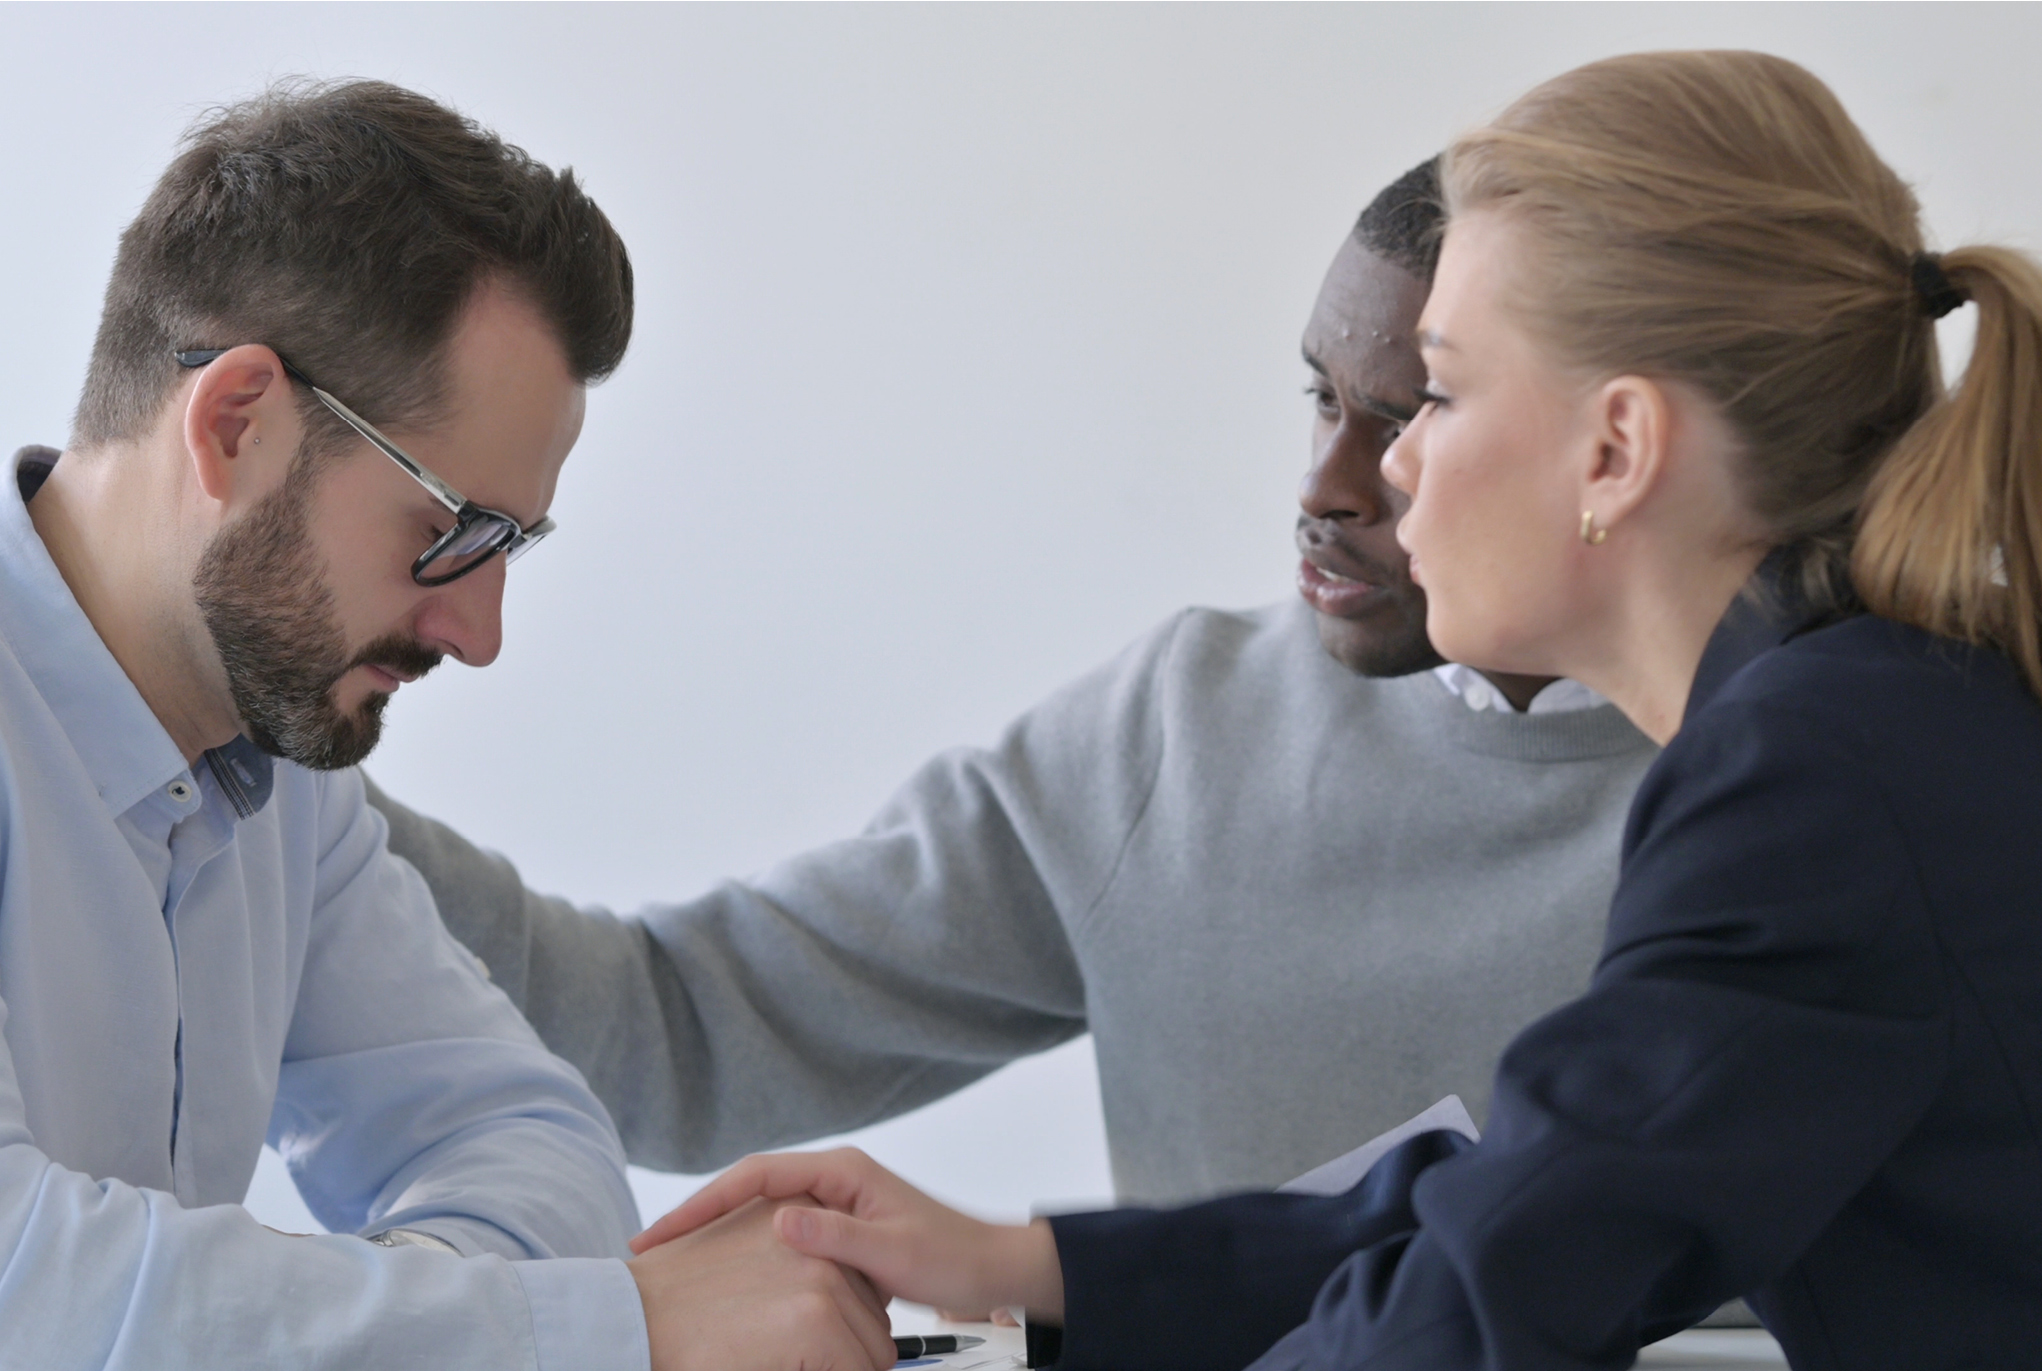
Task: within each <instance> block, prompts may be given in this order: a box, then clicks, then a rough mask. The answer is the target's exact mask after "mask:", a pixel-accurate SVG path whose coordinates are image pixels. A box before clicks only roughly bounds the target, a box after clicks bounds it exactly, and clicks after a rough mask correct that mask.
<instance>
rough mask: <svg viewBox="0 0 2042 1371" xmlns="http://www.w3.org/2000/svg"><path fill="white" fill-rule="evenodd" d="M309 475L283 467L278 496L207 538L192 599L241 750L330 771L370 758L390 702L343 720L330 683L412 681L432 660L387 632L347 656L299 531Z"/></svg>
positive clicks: (372, 699)
mask: <svg viewBox="0 0 2042 1371" xmlns="http://www.w3.org/2000/svg"><path fill="white" fill-rule="evenodd" d="M312 470H313V468H311V467H309V466H308V465H306V464H294V465H293V467H292V469H291V473H290V475H289V476H288V477H286V478H285V480H284V484H283V485H282V486H281V487H279V488H278V489H276V490H273V491H271V492H270V493H269V494H268V495H266V496H264V497H263V499H262V502H261V503H260V504H258V505H257V506H256V507H255V508H254V509H253V510H250V511H249V512H248V514H247V515H246V516H244V517H243V518H242V519H241V520H240V521H239V522H237V523H235V524H233V525H231V526H229V527H227V528H224V529H222V530H220V532H219V533H217V534H215V535H214V537H213V540H212V542H211V543H209V544H207V545H206V550H205V552H204V553H203V554H202V555H201V556H200V558H199V564H198V571H197V573H196V575H195V576H194V578H193V590H194V592H195V594H196V597H197V600H198V606H199V612H200V613H201V614H203V615H204V616H205V622H206V628H207V630H208V631H209V632H210V633H211V634H212V638H213V646H214V648H215V650H217V651H218V652H219V654H220V663H221V665H222V666H223V667H225V668H226V672H227V686H228V689H229V690H231V691H232V692H233V697H234V708H235V711H236V712H237V713H239V714H240V716H241V721H242V724H243V726H244V727H245V728H246V729H247V733H248V740H249V741H250V742H252V743H254V744H255V745H256V746H257V747H259V748H261V749H262V750H263V751H264V752H267V753H269V754H270V755H271V756H273V757H283V758H285V759H287V760H289V761H293V762H296V763H298V765H300V766H305V767H310V768H312V769H313V770H315V771H334V770H338V769H340V768H341V767H349V766H353V765H354V764H355V763H357V762H359V761H361V760H362V758H364V757H366V756H368V755H369V753H370V752H372V751H374V750H375V747H376V743H377V742H378V740H380V739H381V737H382V736H383V707H384V706H385V705H387V704H389V703H390V697H389V696H388V695H386V694H383V693H381V692H371V693H370V695H369V697H368V698H367V699H366V700H364V701H363V702H362V703H361V704H360V705H358V706H357V707H356V708H355V711H354V712H353V713H352V714H343V713H341V711H340V708H339V706H337V705H336V704H335V703H334V701H333V687H334V686H335V684H337V683H338V682H339V680H340V678H341V677H342V676H345V675H346V674H347V673H348V672H349V671H351V670H353V669H354V668H355V667H357V666H361V665H364V664H367V663H374V664H376V665H378V666H387V667H390V668H392V669H393V670H394V671H395V673H396V674H399V675H402V676H409V677H418V676H423V675H424V674H425V673H426V672H428V671H431V670H432V669H433V668H434V667H436V666H438V665H439V663H440V654H439V653H437V652H433V651H430V650H429V649H427V648H425V647H424V646H422V645H420V644H419V643H418V641H417V640H416V639H413V638H410V637H407V636H405V635H403V634H397V633H392V634H388V635H386V636H384V637H381V638H378V639H376V641H374V642H372V643H370V644H369V645H368V646H367V647H365V648H363V649H362V650H361V651H359V652H356V653H352V654H350V653H349V652H348V650H347V637H346V635H345V634H344V633H343V632H342V631H341V627H340V624H339V621H338V618H337V616H336V615H335V613H334V608H333V595H332V593H331V592H330V591H328V590H327V588H326V583H325V581H324V580H323V579H322V578H321V576H320V568H319V564H318V562H319V559H318V557H317V556H316V555H315V554H314V552H313V550H312V540H311V537H310V534H309V531H308V529H307V527H306V508H307V505H308V504H309V500H310V495H311V488H312V483H313V480H312Z"/></svg>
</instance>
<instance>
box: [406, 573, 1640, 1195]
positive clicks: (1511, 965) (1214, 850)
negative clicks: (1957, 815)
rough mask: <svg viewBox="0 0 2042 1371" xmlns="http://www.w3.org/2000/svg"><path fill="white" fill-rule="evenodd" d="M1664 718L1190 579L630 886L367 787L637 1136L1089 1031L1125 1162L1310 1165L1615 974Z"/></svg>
mask: <svg viewBox="0 0 2042 1371" xmlns="http://www.w3.org/2000/svg"><path fill="white" fill-rule="evenodd" d="M1653 755H1654V749H1653V748H1652V745H1651V744H1650V743H1649V742H1648V741H1647V740H1646V739H1645V738H1644V737H1643V736H1642V735H1641V734H1639V733H1638V732H1637V731H1636V730H1635V729H1633V728H1632V727H1631V725H1630V724H1629V723H1628V722H1626V721H1625V719H1624V718H1623V717H1622V716H1621V715H1620V714H1618V713H1617V711H1616V710H1615V709H1613V708H1610V707H1608V706H1603V707H1600V708H1596V709H1590V710H1584V711H1579V712H1574V713H1561V714H1535V715H1513V714H1508V713H1496V712H1489V711H1481V712H1478V711H1475V710H1471V709H1469V708H1468V707H1467V705H1465V704H1464V703H1462V702H1461V701H1460V700H1459V699H1458V698H1456V697H1455V696H1454V695H1453V694H1452V693H1451V692H1449V691H1448V690H1447V689H1446V688H1445V687H1444V686H1442V685H1441V684H1440V682H1439V681H1438V680H1437V679H1436V678H1435V677H1434V676H1433V675H1431V674H1430V673H1420V674H1418V675H1415V676H1408V677H1403V678H1399V679H1395V680H1368V679H1364V678H1360V677H1357V676H1354V675H1352V674H1350V673H1349V672H1347V671H1346V670H1344V669H1343V668H1341V667H1340V666H1339V665H1338V664H1336V663H1334V662H1333V661H1331V660H1330V659H1329V658H1328V657H1327V656H1326V654H1325V653H1324V652H1323V651H1322V650H1321V649H1320V647H1319V644H1318V640H1317V636H1316V633H1315V631H1314V628H1313V624H1312V618H1311V613H1310V611H1309V610H1308V609H1306V608H1305V607H1304V606H1303V605H1301V604H1287V605H1282V606H1277V607H1272V608H1267V609H1262V610H1258V611H1254V612H1251V613H1220V612H1216V611H1212V610H1187V611H1185V612H1183V613H1180V614H1178V615H1177V616H1176V617H1174V618H1172V619H1171V620H1170V621H1169V622H1167V623H1165V624H1164V625H1162V626H1161V627H1160V628H1158V629H1156V630H1155V631H1154V632H1152V633H1150V634H1149V635H1147V636H1146V637H1144V638H1143V639H1141V640H1140V641H1139V642H1137V643H1135V644H1134V645H1133V646H1132V647H1130V648H1128V649H1127V650H1126V651H1125V652H1123V653H1122V654H1121V655H1120V656H1119V657H1118V658H1117V659H1116V660H1114V661H1113V662H1111V663H1109V664H1107V665H1106V666H1105V667H1102V668H1101V669H1099V670H1097V671H1095V672H1093V673H1092V674H1091V675H1089V676H1086V677H1084V678H1083V679H1081V680H1079V681H1077V682H1076V683H1074V684H1072V685H1070V686H1068V687H1066V688H1065V689H1063V690H1061V691H1059V692H1058V693H1057V694H1055V695H1053V696H1051V697H1050V698H1049V699H1048V700H1046V701H1044V702H1043V703H1042V704H1041V705H1039V706H1038V707H1036V708H1035V709H1033V710H1031V711H1029V712H1028V713H1027V714H1025V715H1023V716H1022V717H1021V719H1019V720H1018V721H1017V722H1016V723H1015V724H1014V725H1013V726H1012V727H1011V728H1009V729H1008V730H1007V732H1006V734H1005V736H1004V737H1002V738H1001V740H1000V741H999V743H998V744H997V745H996V746H995V747H993V748H992V749H991V750H990V751H979V750H958V751H955V752H949V753H945V754H943V755H942V756H939V757H937V758H936V759H934V760H933V761H931V762H929V763H928V764H927V765H926V766H924V767H923V768H922V769H921V770H920V771H919V772H917V773H916V774H915V776H914V777H913V778H912V779H910V780H909V781H908V783H907V784H906V785H905V786H904V787H903V788H902V789H901V790H900V792H899V793H898V794H897V795H895V796H894V797H893V799H892V800H891V801H890V802H889V803H888V804H887V805H886V807H885V808H884V809H883V810H881V812H880V813H879V815H878V817H877V818H875V819H874V820H873V821H872V823H871V825H870V826H869V827H868V828H867V829H866V830H865V831H864V832H863V833H862V834H860V835H858V836H857V837H855V838H851V839H848V840H846V841H843V842H839V843H835V844H832V845H830V846H827V847H823V848H819V849H817V850H815V851H813V852H808V853H805V854H803V855H801V856H799V857H795V858H793V859H791V860H789V861H787V862H784V863H782V864H780V865H779V866H776V867H774V868H772V869H771V870H769V871H767V872H766V873H765V874H764V875H762V876H759V877H757V878H756V879H754V880H751V881H749V882H743V883H739V882H732V883H729V884H725V885H722V886H720V887H718V888H716V889H714V890H712V891H710V892H709V893H707V894H705V895H703V896H701V897H700V898H698V899H695V900H693V901H690V902H688V903H686V904H678V905H661V906H655V907H652V908H649V909H646V910H644V911H642V912H641V913H640V914H638V915H637V916H636V917H633V918H624V919H619V918H617V917H615V916H613V915H611V914H609V913H607V912H605V911H603V910H600V909H577V908H575V907H574V906H572V905H570V904H568V903H567V902H565V901H563V900H557V899H551V898H548V897H543V896H539V895H535V894H532V893H531V892H529V891H527V890H526V889H525V888H524V886H523V884H522V883H521V882H520V880H519V879H518V876H517V873H516V871H515V870H514V869H513V868H512V867H511V865H510V864H509V863H508V862H506V861H505V860H504V859H503V858H501V857H498V856H495V855H493V854H489V853H485V852H482V851H479V850H477V849H476V848H474V847H472V846H470V845H469V844H468V843H466V842H465V841H463V840H462V839H461V838H460V837H459V836H458V835H457V834H454V833H453V832H452V831H451V830H448V829H447V828H445V827H444V826H442V825H439V824H436V823H433V822H432V821H431V820H427V819H423V818H421V817H419V816H418V815H416V814H413V813H411V812H409V811H408V810H405V809H404V808H403V807H402V806H400V805H397V804H394V803H393V802H391V801H390V800H389V799H388V798H387V797H385V796H382V795H381V794H379V793H377V792H375V791H374V789H373V788H372V789H371V799H372V801H373V802H374V803H375V804H376V805H377V807H378V808H380V809H381V810H382V811H383V813H384V814H385V816H386V817H387V818H388V819H389V821H390V828H391V840H390V845H391V847H392V848H393V849H394V850H395V851H396V852H398V853H399V854H400V855H402V856H404V857H406V858H408V859H410V860H411V861H412V862H413V863H414V864H415V865H416V866H417V867H418V868H419V870H420V871H421V872H422V873H423V874H424V876H425V878H426V881H427V882H428V883H429V884H430V885H431V887H432V889H433V893H434V894H435V895H436V896H437V897H438V899H439V902H440V909H441V912H442V914H443V915H444V916H445V918H446V921H447V924H448V926H449V927H450V928H451V929H452V930H453V932H454V934H455V935H456V936H457V937H459V938H460V939H461V940H462V941H463V942H465V943H467V944H468V945H469V947H471V948H472V949H473V950H474V951H475V952H476V954H477V955H478V956H480V957H481V958H482V959H483V961H484V962H485V963H486V964H487V965H488V966H489V967H490V968H491V970H492V972H493V974H494V975H495V977H496V979H497V981H498V983H499V984H501V985H502V986H503V988H504V989H505V990H506V991H508V992H509V994H510V995H511V997H512V999H514V1000H515V1001H517V1002H518V1003H519V1005H520V1007H522V1008H523V1009H524V1011H525V1013H526V1014H527V1015H528V1016H529V1017H530V1018H531V1020H532V1022H533V1024H534V1026H536V1027H537V1029H538V1031H539V1033H540V1035H541V1036H542V1037H543V1038H544V1039H545V1040H546V1042H547V1043H548V1044H549V1045H551V1046H552V1047H553V1048H554V1050H555V1051H557V1052H559V1053H560V1054H561V1055H562V1056H564V1057H566V1058H567V1059H568V1060H569V1061H571V1062H573V1063H574V1064H575V1065H576V1066H578V1067H580V1068H581V1070H582V1071H583V1072H584V1073H585V1074H586V1075H587V1076H588V1078H589V1081H590V1083H591V1084H592V1085H593V1086H594V1088H595V1091H596V1093H597V1094H598V1095H599V1096H600V1097H601V1098H602V1099H603V1101H604V1103H605V1104H607V1105H608V1106H609V1107H610V1110H611V1112H612V1113H613V1114H614V1115H615V1116H616V1119H617V1123H618V1126H619V1128H620V1129H621V1131H622V1133H623V1136H624V1141H625V1145H626V1148H627V1149H628V1151H629V1153H630V1155H631V1158H632V1160H633V1161H635V1162H638V1163H639V1164H641V1165H646V1166H652V1167H658V1168H663V1169H669V1170H678V1171H691V1172H700V1171H706V1170H710V1169H712V1168H714V1167H717V1166H720V1165H722V1164H724V1163H726V1162H729V1161H731V1160H732V1159H734V1158H736V1157H738V1156H740V1155H742V1154H743V1153H745V1152H748V1151H754V1150H758V1149H762V1148H768V1147H778V1146H785V1145H788V1144H792V1143H798V1142H801V1141H803V1140H806V1139H811V1138H816V1137H819V1136H822V1135H825V1134H829V1133H835V1132H839V1131H843V1130H846V1129H851V1128H856V1127H860V1126H863V1125H865V1124H869V1123H873V1122H876V1121H877V1120H880V1119H884V1118H888V1117H890V1116H892V1115H896V1114H900V1113H903V1112H905V1111H907V1110H910V1109H913V1108H915V1107H916V1106H918V1105H921V1104H925V1103H927V1102H928V1101H930V1100H933V1099H936V1098H938V1097H939V1096H942V1095H944V1094H947V1093H949V1092H950V1091H953V1090H956V1089H958V1088H959V1087H961V1086H963V1085H966V1084H968V1083H969V1082H971V1081H973V1080H976V1079H978V1078H979V1077H981V1076H983V1075H985V1074H987V1073H988V1072H990V1071H992V1070H994V1069H995V1068H997V1067H999V1066H1000V1065H1002V1064H1003V1063H1006V1062H1009V1061H1012V1060H1014V1059H1015V1058H1017V1057H1021V1056H1025V1055H1027V1054H1029V1053H1033V1052H1040V1051H1043V1050H1044V1049H1046V1048H1049V1047H1053V1046H1055V1045H1056V1044H1058V1043H1061V1042H1064V1041H1066V1040H1068V1039H1070V1038H1073V1037H1075V1036H1077V1035H1078V1034H1081V1033H1084V1032H1086V1031H1088V1030H1089V1031H1090V1032H1091V1033H1092V1035H1093V1038H1094V1042H1095V1045H1096V1047H1097V1051H1098V1059H1099V1074H1100V1088H1101V1090H1102V1092H1103V1095H1104V1105H1105V1116H1106V1128H1107V1141H1108V1145H1109V1149H1110V1152H1111V1156H1112V1161H1113V1174H1114V1181H1115V1185H1116V1187H1117V1189H1118V1192H1119V1194H1120V1197H1121V1198H1122V1199H1123V1200H1127V1201H1139V1202H1166V1201H1172V1200H1180V1199H1187V1198H1192V1197H1199V1196H1205V1195H1210V1194H1213V1193H1216V1192H1220V1191H1225V1190H1233V1189H1241V1188H1249V1187H1261V1186H1269V1185H1274V1184H1277V1183H1280V1182H1282V1181H1285V1180H1288V1179H1289V1178H1290V1177H1292V1176H1295V1175H1297V1174H1299V1173H1300V1172H1303V1171H1305V1170H1307V1169H1309V1168H1311V1167H1313V1166H1316V1165H1318V1164H1319V1163H1321V1162H1324V1161H1326V1160H1327V1159H1328V1158H1330V1157H1333V1156H1335V1155H1337V1154H1339V1153H1341V1152H1344V1151H1346V1150H1348V1149H1349V1148H1351V1147H1354V1146H1355V1145H1357V1144H1358V1143H1360V1142H1362V1141H1364V1140H1366V1139H1367V1138H1369V1137H1370V1136H1372V1135H1374V1134H1375V1133H1378V1132H1380V1131H1382V1130H1383V1129H1385V1128H1388V1127H1390V1126H1391V1125H1393V1124H1396V1123H1398V1122H1400V1121H1401V1120H1403V1119H1404V1118H1406V1117H1408V1116H1409V1115H1411V1114H1414V1113H1416V1112H1417V1111H1418V1110H1420V1109H1422V1108H1424V1107H1425V1106H1427V1105H1429V1104H1431V1103H1432V1102H1433V1101H1435V1100H1437V1099H1438V1098H1439V1097H1441V1096H1442V1095H1446V1094H1449V1093H1458V1094H1459V1095H1460V1096H1461V1097H1462V1099H1463V1100H1465V1101H1466V1102H1467V1104H1468V1106H1469V1108H1470V1109H1471V1110H1472V1111H1474V1113H1475V1115H1476V1117H1477V1118H1478V1119H1479V1118H1481V1117H1482V1116H1483V1114H1484V1112H1485V1109H1486V1106H1487V1103H1488V1097H1489V1080H1490V1073H1491V1071H1492V1068H1493V1066H1494V1063H1495V1060H1496V1058H1497V1056H1498V1055H1499V1053H1500V1052H1501V1050H1502V1048H1503V1046H1504V1044H1505V1043H1506V1042H1507V1041H1508V1040H1509V1039H1510V1038H1511V1037H1512V1036H1513V1035H1514V1034H1515V1033H1516V1032H1517V1031H1518V1030H1519V1029H1520V1028H1522V1027H1524V1026H1525V1025H1526V1024H1527V1023H1529V1022H1530V1021H1531V1020H1532V1019H1534V1018H1535V1017H1537V1016H1538V1015H1539V1014H1541V1013H1543V1012H1545V1011H1546V1010H1548V1009H1550V1008H1552V1007H1554V1006H1555V1005H1558V1004H1559V1003H1560V1002H1561V1001H1563V1000H1565V999H1568V998H1569V997H1571V996H1573V995H1575V994H1577V993H1578V992H1579V991H1580V990H1581V989H1582V988H1583V987H1584V986H1585V985H1586V984H1587V980H1588V975H1589V972H1590V970H1591V968H1592V967H1593V965H1594V962H1595V958H1596V954H1597V951H1598V949H1599V947H1600V943H1601V936H1602V925H1603V916H1604V913H1605V910H1606V907H1607V904H1608V900H1609V896H1610V892H1611V889H1612V886H1613V885H1614V882H1615V873H1616V861H1617V844H1618V837H1619V832H1620V829H1621V826H1622V821H1623V816H1624V813H1625V809H1626V806H1627V805H1628V803H1629V801H1630V797H1631V792H1632V790H1633V789H1634V787H1635V786H1636V784H1637V782H1638V780H1639V778H1640V776H1641V775H1642V774H1643V772H1644V770H1645V767H1646V766H1647V765H1648V764H1649V763H1650V762H1651V760H1652V757H1653Z"/></svg>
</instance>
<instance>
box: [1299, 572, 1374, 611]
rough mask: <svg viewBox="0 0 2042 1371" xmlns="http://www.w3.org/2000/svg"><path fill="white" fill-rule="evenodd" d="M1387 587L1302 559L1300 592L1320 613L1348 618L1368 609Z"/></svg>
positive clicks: (1306, 601)
mask: <svg viewBox="0 0 2042 1371" xmlns="http://www.w3.org/2000/svg"><path fill="white" fill-rule="evenodd" d="M1383 593H1384V592H1383V588H1382V587H1381V586H1379V585H1376V584H1375V583H1373V582H1370V581H1363V580H1359V579H1357V578H1355V577H1352V576H1344V575H1342V574H1341V573H1339V572H1337V571H1332V570H1330V569H1328V568H1326V567H1322V566H1320V565H1319V564H1318V563H1316V562H1314V561H1312V560H1311V558H1309V557H1307V558H1305V559H1303V560H1302V561H1300V562H1299V563H1298V594H1300V595H1302V596H1304V598H1305V603H1306V604H1308V605H1310V606H1311V607H1312V608H1313V609H1315V610H1317V611H1318V612H1319V613H1321V614H1324V615H1327V616H1329V617H1331V618H1335V619H1348V618H1352V617H1354V616H1355V615H1357V614H1360V613H1362V612H1363V611H1365V610H1367V609H1368V608H1369V607H1370V606H1372V605H1374V604H1375V602H1376V601H1377V600H1379V599H1381V598H1382V596H1383Z"/></svg>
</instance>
